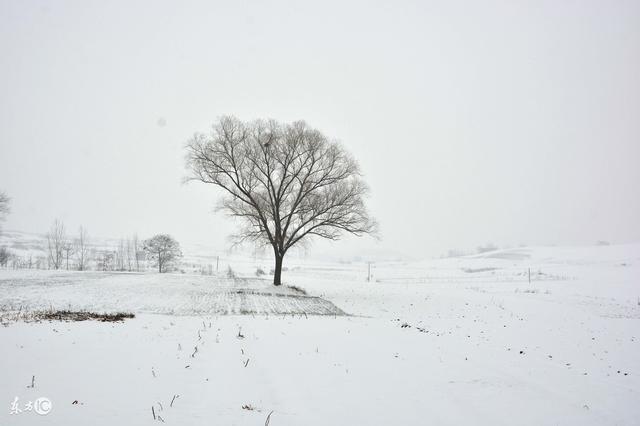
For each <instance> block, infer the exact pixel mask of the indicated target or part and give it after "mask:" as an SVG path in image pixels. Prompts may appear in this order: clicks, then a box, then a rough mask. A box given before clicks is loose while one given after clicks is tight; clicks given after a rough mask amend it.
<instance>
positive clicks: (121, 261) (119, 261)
mask: <svg viewBox="0 0 640 426" xmlns="http://www.w3.org/2000/svg"><path fill="white" fill-rule="evenodd" d="M125 257H126V253H125V246H124V239H123V238H120V243H119V244H118V248H117V249H116V269H117V270H118V271H124V270H125Z"/></svg>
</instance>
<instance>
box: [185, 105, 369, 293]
mask: <svg viewBox="0 0 640 426" xmlns="http://www.w3.org/2000/svg"><path fill="white" fill-rule="evenodd" d="M186 149H187V156H186V166H187V170H188V171H189V177H188V178H187V180H198V181H202V182H205V183H211V184H214V185H216V186H218V187H220V188H222V189H223V190H224V191H225V193H226V196H225V197H224V198H223V199H222V200H221V202H220V204H219V209H221V210H223V211H225V212H226V213H228V214H229V215H231V216H232V217H236V218H239V219H241V222H242V224H243V226H242V228H241V230H240V232H239V233H238V235H237V236H236V237H237V242H239V243H241V242H244V241H252V242H258V243H263V244H267V245H270V246H271V247H272V249H273V253H274V257H275V270H274V271H275V272H274V277H273V284H274V285H280V284H281V275H282V262H283V259H284V256H285V254H286V253H287V251H288V250H289V249H290V248H291V247H293V246H294V245H295V244H296V243H298V242H300V241H301V240H303V239H304V238H306V237H309V236H317V237H322V238H328V239H330V240H337V239H339V237H340V235H341V234H342V232H348V233H351V234H354V235H363V234H375V233H376V228H377V226H376V223H375V221H374V220H373V219H372V218H370V216H369V214H368V212H367V209H366V207H365V204H364V198H365V197H366V195H367V193H368V188H367V185H366V184H365V183H364V181H363V180H362V175H361V173H360V169H359V167H358V164H357V162H356V161H355V159H354V158H353V157H352V156H351V155H349V154H348V153H347V152H346V151H345V150H344V148H343V147H342V146H341V145H339V144H338V143H336V142H332V141H329V140H328V139H327V138H326V137H325V136H324V135H323V134H322V133H320V132H319V131H318V130H315V129H313V128H310V127H309V126H308V125H307V124H305V123H304V122H301V121H298V122H294V123H292V124H282V123H278V122H276V121H273V120H271V121H253V122H242V121H240V120H238V119H237V118H234V117H223V118H221V119H220V120H219V121H218V123H216V124H214V126H213V129H212V132H211V133H210V134H209V135H204V134H196V135H194V136H193V138H192V139H191V140H190V141H189V142H188V143H187V146H186Z"/></svg>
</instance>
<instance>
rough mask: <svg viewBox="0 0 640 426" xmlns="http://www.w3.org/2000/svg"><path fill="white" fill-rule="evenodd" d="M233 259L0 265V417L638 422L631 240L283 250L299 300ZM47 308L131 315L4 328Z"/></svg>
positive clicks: (639, 275)
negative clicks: (129, 269) (320, 257)
mask: <svg viewBox="0 0 640 426" xmlns="http://www.w3.org/2000/svg"><path fill="white" fill-rule="evenodd" d="M247 265H248V266H247V268H246V270H245V271H242V270H241V271H240V277H241V278H238V279H230V278H226V277H225V276H222V275H219V276H199V275H190V274H184V275H178V274H167V275H162V276H160V275H157V274H152V273H145V274H128V273H121V274H118V273H97V272H85V273H79V272H55V273H54V272H46V271H35V272H34V271H8V270H2V271H0V307H1V308H2V318H3V321H4V322H5V326H3V327H0V339H1V341H2V350H1V351H0V363H1V365H2V367H3V368H2V369H1V370H0V383H2V386H0V401H2V402H3V404H5V409H4V410H2V411H1V412H0V425H48V424H51V425H87V424H91V425H117V424H123V425H141V424H149V425H150V424H160V423H166V424H173V425H204V424H207V425H263V424H265V423H266V422H267V418H268V424H269V425H271V426H277V425H365V424H366V425H425V424H437V425H439V424H445V425H446V424H448V425H458V424H482V425H496V424H498V425H499V424H504V425H514V424H518V425H633V424H640V404H638V401H640V342H639V340H640V245H621V246H602V247H574V248H571V247H549V248H519V249H512V250H504V251H497V252H491V253H486V254H484V255H478V256H471V257H464V258H451V259H438V260H429V261H424V262H387V263H385V262H378V263H376V264H374V265H373V267H372V276H373V279H372V280H371V282H366V280H365V278H366V276H367V266H366V265H365V264H362V263H340V264H338V263H322V262H310V261H309V262H307V261H303V260H293V259H292V260H291V261H290V262H289V267H290V269H289V270H288V271H286V272H285V275H284V280H285V282H286V284H289V285H295V286H297V287H299V288H301V289H303V290H304V291H306V293H307V295H304V294H303V293H302V292H300V291H299V290H296V289H291V288H288V287H284V286H283V287H282V288H278V289H273V288H271V287H270V286H269V283H268V280H259V279H255V278H254V277H252V276H251V271H252V270H253V271H255V266H256V265H253V264H251V261H250V260H248V261H247ZM258 266H260V265H258ZM529 276H530V277H531V282H529ZM242 277H244V278H242ZM50 308H54V309H87V310H92V311H98V312H115V311H129V312H133V313H135V314H136V317H135V318H134V319H128V320H125V321H124V322H121V323H103V322H95V321H86V322H57V321H54V322H40V323H34V322H24V321H13V320H12V318H15V317H16V312H17V311H20V312H24V311H29V310H38V309H50ZM314 314H320V315H314ZM32 385H33V386H32ZM16 397H17V398H18V407H19V409H22V410H23V411H22V412H21V413H18V414H11V403H12V402H14V401H15V398H16ZM41 397H44V398H48V399H49V400H50V401H51V404H52V405H51V408H52V409H51V411H50V412H49V413H48V414H46V415H38V414H37V413H36V412H35V411H34V410H33V409H32V410H31V411H27V410H26V409H25V408H26V406H25V404H26V403H27V402H28V401H36V400H38V398H41ZM40 408H41V409H40V411H42V407H40ZM45 408H46V406H45ZM269 416H270V417H269Z"/></svg>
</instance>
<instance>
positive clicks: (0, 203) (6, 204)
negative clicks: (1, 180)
mask: <svg viewBox="0 0 640 426" xmlns="http://www.w3.org/2000/svg"><path fill="white" fill-rule="evenodd" d="M10 203H11V198H9V197H8V196H7V194H5V193H4V192H2V191H0V225H2V222H4V220H5V219H6V217H7V215H8V214H9V213H10V212H11V208H10ZM0 233H2V226H0Z"/></svg>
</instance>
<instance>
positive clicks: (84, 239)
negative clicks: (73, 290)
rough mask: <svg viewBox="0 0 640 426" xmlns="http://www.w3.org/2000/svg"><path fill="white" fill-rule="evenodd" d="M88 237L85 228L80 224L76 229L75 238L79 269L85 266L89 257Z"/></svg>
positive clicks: (81, 269) (83, 268)
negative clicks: (77, 229)
mask: <svg viewBox="0 0 640 426" xmlns="http://www.w3.org/2000/svg"><path fill="white" fill-rule="evenodd" d="M88 239H89V236H88V234H87V230H86V229H85V228H84V227H82V226H81V227H80V229H79V231H78V238H76V240H75V253H76V260H77V261H78V270H79V271H84V270H85V269H86V268H87V260H88V258H89V246H88V245H87V244H88Z"/></svg>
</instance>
